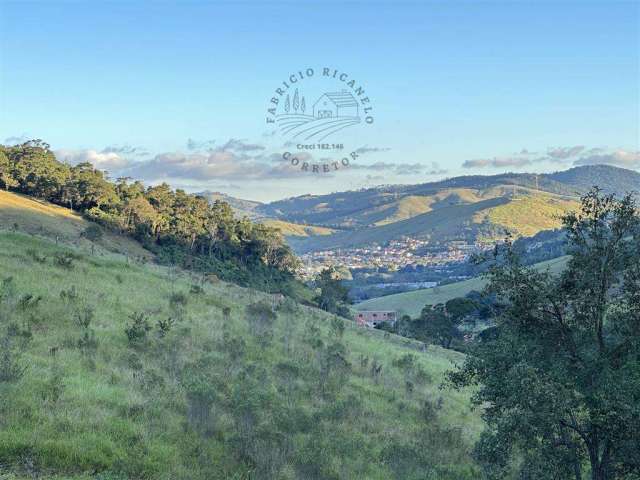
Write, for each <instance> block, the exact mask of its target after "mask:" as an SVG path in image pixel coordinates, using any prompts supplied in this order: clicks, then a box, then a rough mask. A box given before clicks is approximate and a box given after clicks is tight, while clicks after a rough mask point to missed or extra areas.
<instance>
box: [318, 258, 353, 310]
mask: <svg viewBox="0 0 640 480" xmlns="http://www.w3.org/2000/svg"><path fill="white" fill-rule="evenodd" d="M316 287H317V288H319V289H320V294H319V295H318V296H317V297H316V298H315V301H316V302H317V303H318V306H319V307H320V308H321V309H323V310H326V311H327V312H331V313H336V314H338V315H342V316H344V317H348V316H349V309H348V307H347V306H346V305H347V304H348V303H349V289H348V288H346V287H344V286H343V285H342V283H341V281H340V279H339V278H338V277H337V275H336V271H335V269H334V268H325V269H324V270H322V272H320V274H319V275H318V277H317V278H316Z"/></svg>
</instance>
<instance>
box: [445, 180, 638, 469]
mask: <svg viewBox="0 0 640 480" xmlns="http://www.w3.org/2000/svg"><path fill="white" fill-rule="evenodd" d="M637 208H638V205H637V204H636V202H635V201H634V198H633V197H632V196H630V195H627V196H625V197H624V198H622V199H616V198H615V197H614V196H611V195H603V194H602V193H601V192H600V191H599V190H598V189H597V188H594V189H593V190H592V191H590V192H589V193H588V194H586V195H585V196H584V197H583V198H582V206H581V210H580V211H579V212H577V213H571V214H568V215H566V216H565V217H564V218H563V222H564V226H565V228H566V230H567V240H568V246H569V252H570V253H571V255H572V257H571V259H570V261H569V263H568V266H567V268H566V270H565V271H564V272H563V273H562V274H561V275H559V276H553V275H551V274H550V273H549V272H537V271H535V270H534V269H531V268H526V267H523V266H522V264H521V263H520V262H519V258H518V257H517V256H516V255H515V254H514V252H513V250H512V249H511V248H510V245H507V246H506V250H505V252H504V254H503V255H502V256H501V261H500V262H499V263H498V264H497V265H496V266H494V267H493V268H492V269H491V270H490V273H489V278H490V284H489V290H490V291H491V292H494V293H495V294H496V295H497V298H498V300H499V301H501V302H502V303H503V304H504V310H503V312H502V313H501V315H500V316H499V318H498V319H497V328H496V330H495V332H494V334H493V335H491V336H490V337H488V338H487V339H486V340H485V341H484V342H481V343H480V344H479V346H477V347H476V348H475V350H474V351H473V352H472V354H471V355H469V356H468V357H467V359H466V361H465V364H464V365H463V366H462V367H461V368H460V369H458V370H457V371H455V372H452V373H450V375H449V379H450V381H451V382H452V383H453V385H455V386H457V387H462V386H467V385H476V386H478V388H477V390H476V393H475V394H474V398H473V400H474V402H475V403H476V404H478V405H484V406H485V408H484V418H485V420H486V423H487V428H486V430H485V432H484V433H483V434H482V437H481V440H480V441H479V443H478V445H477V447H476V452H477V455H478V458H479V460H480V461H481V463H482V464H483V466H484V468H485V472H486V473H487V476H488V477H489V478H505V477H506V476H507V473H508V471H509V470H512V469H513V468H514V467H512V466H511V465H519V467H517V468H519V470H520V478H536V479H552V478H553V479H556V478H563V479H564V478H575V479H576V480H581V479H582V478H583V476H586V475H589V476H590V478H591V479H592V480H611V479H617V478H625V479H637V478H640V448H639V445H640V435H639V433H638V432H640V361H639V358H640V218H639V216H638V210H637ZM516 459H517V460H520V461H514V462H512V460H516Z"/></svg>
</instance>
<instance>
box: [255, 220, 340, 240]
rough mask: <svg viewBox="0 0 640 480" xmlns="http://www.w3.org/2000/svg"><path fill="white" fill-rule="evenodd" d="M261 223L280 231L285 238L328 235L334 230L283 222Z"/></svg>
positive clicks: (263, 221)
mask: <svg viewBox="0 0 640 480" xmlns="http://www.w3.org/2000/svg"><path fill="white" fill-rule="evenodd" d="M261 223H263V224H265V225H267V226H269V227H272V228H276V229H278V230H280V232H281V233H282V234H283V235H284V236H286V237H309V236H313V235H330V234H332V233H333V232H334V231H335V230H333V229H331V228H326V227H318V226H316V225H301V224H299V223H291V222H285V221H283V220H273V219H267V220H262V221H261Z"/></svg>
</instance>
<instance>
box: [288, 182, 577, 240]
mask: <svg viewBox="0 0 640 480" xmlns="http://www.w3.org/2000/svg"><path fill="white" fill-rule="evenodd" d="M505 189H506V187H497V188H492V189H489V190H486V191H483V192H476V196H475V198H476V199H477V201H475V202H473V203H470V202H467V200H468V199H469V197H470V196H471V193H468V194H467V195H468V196H467V197H465V198H464V199H463V198H461V197H460V195H459V194H457V193H449V194H448V195H444V196H443V197H442V198H441V199H440V200H439V201H438V203H437V204H436V202H435V201H434V198H437V197H434V198H432V199H431V201H432V203H431V207H430V208H431V210H430V211H428V212H427V213H423V214H419V215H417V216H414V217H411V218H408V219H405V220H400V221H394V222H393V223H386V224H383V225H379V226H376V227H371V228H363V229H359V230H354V231H348V232H338V233H335V234H333V235H328V236H324V237H313V238H304V239H295V240H293V241H291V242H290V243H291V245H292V247H293V248H294V249H295V250H296V251H298V252H308V251H312V250H322V249H326V248H349V247H355V246H362V245H367V244H371V243H372V242H377V243H383V242H386V241H389V240H393V239H398V238H400V237H403V236H410V237H428V238H431V239H432V241H449V240H466V241H469V242H474V241H476V240H491V239H496V238H503V237H504V232H505V229H509V230H510V231H512V232H513V233H514V234H515V235H516V236H519V235H527V236H529V235H535V234H536V233H538V232H540V231H542V230H549V229H553V228H558V227H559V226H560V223H561V221H560V219H559V216H560V215H562V214H563V213H566V212H568V211H570V210H572V209H575V208H576V206H577V203H576V202H575V201H574V200H572V199H567V198H565V197H561V196H557V195H550V194H541V193H538V192H535V191H531V190H529V189H524V188H520V189H517V190H516V195H515V196H514V195H512V194H511V193H508V192H507V191H506V190H505ZM512 191H513V190H512Z"/></svg>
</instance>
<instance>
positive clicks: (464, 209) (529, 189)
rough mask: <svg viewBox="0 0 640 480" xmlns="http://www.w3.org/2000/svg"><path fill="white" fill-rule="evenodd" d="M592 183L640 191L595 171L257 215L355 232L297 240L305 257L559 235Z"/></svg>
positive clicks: (285, 205)
mask: <svg viewBox="0 0 640 480" xmlns="http://www.w3.org/2000/svg"><path fill="white" fill-rule="evenodd" d="M594 184H599V185H602V187H603V189H604V190H605V191H606V192H616V193H618V194H623V193H626V192H628V191H632V190H633V191H638V190H640V174H639V173H637V172H634V171H631V170H625V169H620V168H616V167H611V166H605V165H595V166H585V167H577V168H573V169H570V170H567V171H564V172H556V173H553V174H540V175H534V174H527V173H522V174H516V173H506V174H500V175H491V176H481V175H472V176H463V177H455V178H451V179H447V180H442V181H440V182H433V183H424V184H418V185H387V186H380V187H375V188H369V189H365V190H358V191H348V192H338V193H331V194H327V195H304V196H301V197H296V198H289V199H286V200H280V201H277V202H272V203H270V204H266V205H260V206H259V207H257V210H259V211H260V212H262V214H263V215H265V216H268V217H272V218H279V219H281V220H285V221H289V222H295V223H303V224H307V223H308V224H313V225H324V226H329V227H333V228H338V229H339V230H345V229H348V230H349V231H348V232H346V233H345V232H339V233H337V234H335V235H331V236H326V237H324V238H302V239H300V238H299V239H294V240H293V241H292V242H291V244H292V246H294V248H295V249H296V250H297V251H299V252H308V251H312V250H320V249H325V248H331V247H336V248H348V247H351V246H356V245H358V246H362V245H364V244H366V243H369V242H372V241H377V242H386V241H388V240H393V239H396V238H398V237H399V236H403V235H413V236H415V235H420V236H430V237H431V238H432V240H433V241H448V240H451V239H452V237H455V239H460V240H465V239H468V240H471V241H473V240H476V239H481V240H482V239H487V240H491V239H493V238H495V237H496V236H498V237H502V236H503V234H504V229H505V228H509V229H510V230H512V231H513V232H514V233H515V234H516V235H525V236H529V235H534V234H536V233H538V232H540V231H543V230H547V229H552V228H556V227H557V226H558V225H559V221H558V220H557V218H555V217H556V216H557V215H561V214H563V213H566V212H567V211H568V210H571V209H572V208H575V205H576V201H577V199H578V196H579V195H580V194H581V193H584V192H586V191H587V190H588V189H589V188H590V187H591V186H593V185H594ZM447 217H448V218H447Z"/></svg>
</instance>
